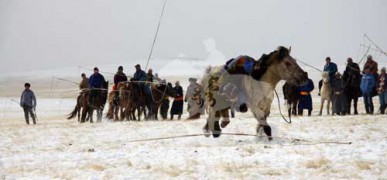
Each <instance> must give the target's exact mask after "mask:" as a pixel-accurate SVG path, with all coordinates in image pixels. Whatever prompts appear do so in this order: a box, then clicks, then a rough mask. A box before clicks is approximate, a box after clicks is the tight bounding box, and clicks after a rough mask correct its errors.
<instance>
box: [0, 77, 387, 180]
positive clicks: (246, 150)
mask: <svg viewBox="0 0 387 180" xmlns="http://www.w3.org/2000/svg"><path fill="white" fill-rule="evenodd" d="M184 79H185V78H181V81H182V82H183V83H184ZM42 82H50V81H49V80H47V81H42ZM54 84H55V83H54ZM61 84H65V83H61ZM315 84H316V80H315ZM34 85H35V86H34ZM34 85H33V88H32V89H35V91H36V92H41V96H39V95H38V110H37V113H38V117H39V120H38V125H30V126H27V125H25V122H24V118H23V113H22V110H21V108H20V107H18V105H17V104H16V103H14V102H13V101H12V100H11V99H16V100H18V97H17V96H16V95H17V94H19V93H20V92H21V90H22V89H20V88H16V85H15V89H20V92H16V93H15V92H9V93H8V94H7V93H5V92H6V91H2V93H3V94H2V98H0V108H1V109H0V119H1V120H0V135H1V139H0V179H23V178H25V179H262V178H273V179H288V178H292V179H310V178H313V179H384V178H386V177H387V141H386V139H387V134H386V132H387V126H386V123H387V121H386V116H382V115H374V116H369V115H364V114H361V115H357V116H354V115H352V116H327V115H324V116H322V117H320V116H316V114H318V109H319V98H318V96H317V95H316V93H317V91H314V99H313V100H314V111H313V116H312V117H294V118H293V123H292V124H287V123H285V122H284V121H283V120H282V118H281V116H280V114H279V109H278V104H277V102H276V99H275V101H274V102H273V106H272V114H271V116H270V117H269V120H268V122H269V123H270V125H271V126H272V128H273V131H274V137H275V138H274V140H273V141H271V142H269V141H267V139H266V138H259V137H252V136H229V135H223V136H221V137H220V138H218V139H213V138H205V137H204V136H195V137H186V138H177V139H167V140H157V141H145V142H131V141H133V140H139V139H148V138H160V137H171V136H180V135H189V134H200V133H201V132H202V131H201V129H202V127H203V125H204V122H205V117H202V118H201V119H200V120H196V121H185V120H181V121H177V120H175V121H169V120H167V121H141V122H110V121H108V120H106V119H105V120H104V121H103V122H102V123H95V124H90V123H85V124H79V123H78V122H76V120H70V121H69V120H66V119H65V115H66V114H67V113H69V112H70V111H71V110H72V109H73V107H74V105H75V99H74V97H75V96H76V92H71V93H69V92H70V91H69V89H71V88H69V87H68V86H73V85H71V84H69V85H67V86H64V87H62V86H56V87H55V88H54V89H51V90H50V91H49V90H46V91H45V89H47V88H48V87H49V85H47V83H45V84H42V85H41V87H46V88H44V89H39V88H38V87H40V86H38V85H36V84H34ZM184 85H185V84H184ZM280 86H282V84H281V83H280V84H279V85H278V87H277V89H280V88H281V87H280ZM4 89H5V88H4ZM58 92H61V93H58ZM62 92H67V93H62ZM279 93H280V94H281V92H279ZM14 94H16V95H14ZM48 94H49V95H48ZM280 96H281V98H282V94H281V95H280ZM63 97H68V98H63ZM374 102H375V104H376V108H375V109H378V107H379V106H378V101H377V99H376V98H375V99H374ZM362 104H363V103H362V99H360V100H359V105H360V108H359V112H360V113H363V112H364V108H363V106H362ZM281 105H282V111H285V108H284V107H283V102H281ZM324 114H326V113H325V111H324ZM186 117H187V114H184V115H183V119H184V118H186ZM256 125H257V122H256V120H255V119H254V118H253V116H252V115H251V114H250V113H246V114H237V117H236V118H234V119H232V121H231V124H230V125H229V126H228V127H227V128H226V129H224V131H223V132H226V133H248V134H255V127H256ZM327 142H328V143H327ZM329 142H335V143H329ZM348 142H351V144H339V143H348Z"/></svg>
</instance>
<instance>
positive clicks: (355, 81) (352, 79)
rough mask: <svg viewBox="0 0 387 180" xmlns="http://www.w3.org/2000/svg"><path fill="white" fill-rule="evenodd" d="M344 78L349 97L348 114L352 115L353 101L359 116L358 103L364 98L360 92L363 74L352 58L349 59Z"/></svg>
mask: <svg viewBox="0 0 387 180" xmlns="http://www.w3.org/2000/svg"><path fill="white" fill-rule="evenodd" d="M342 78H343V81H344V82H345V86H346V87H345V91H344V93H345V95H346V97H347V113H348V114H351V103H352V100H353V106H354V114H358V112H357V101H358V99H359V97H361V96H362V93H361V90H360V82H361V74H360V68H359V65H358V64H357V63H354V62H353V60H352V58H348V59H347V66H346V68H345V71H344V74H343V77H342Z"/></svg>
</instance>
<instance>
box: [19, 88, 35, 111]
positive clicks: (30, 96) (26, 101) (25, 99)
mask: <svg viewBox="0 0 387 180" xmlns="http://www.w3.org/2000/svg"><path fill="white" fill-rule="evenodd" d="M20 106H22V107H23V106H28V107H35V106H36V98H35V94H34V92H33V91H31V90H24V91H23V93H22V95H21V97H20Z"/></svg>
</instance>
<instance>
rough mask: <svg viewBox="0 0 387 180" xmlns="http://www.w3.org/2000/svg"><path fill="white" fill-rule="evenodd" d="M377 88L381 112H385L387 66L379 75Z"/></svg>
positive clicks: (386, 104)
mask: <svg viewBox="0 0 387 180" xmlns="http://www.w3.org/2000/svg"><path fill="white" fill-rule="evenodd" d="M376 89H377V91H378V94H379V102H380V114H385V112H386V107H387V74H386V68H385V67H383V68H382V71H381V73H380V75H379V77H378V82H377V86H376Z"/></svg>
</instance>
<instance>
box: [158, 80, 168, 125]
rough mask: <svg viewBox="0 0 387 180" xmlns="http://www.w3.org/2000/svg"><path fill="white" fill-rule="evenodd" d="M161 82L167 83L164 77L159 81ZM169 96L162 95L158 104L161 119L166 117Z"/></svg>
mask: <svg viewBox="0 0 387 180" xmlns="http://www.w3.org/2000/svg"><path fill="white" fill-rule="evenodd" d="M160 83H161V84H164V85H167V81H166V80H165V79H163V80H161V81H160ZM169 102H170V101H169V96H167V95H166V96H164V99H163V100H162V101H161V106H160V114H161V117H162V118H163V119H167V118H168V110H169Z"/></svg>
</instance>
